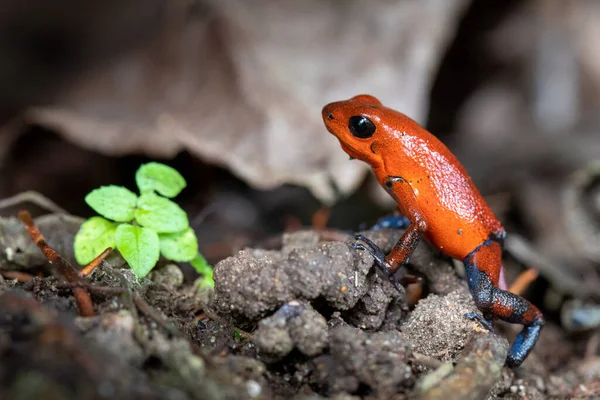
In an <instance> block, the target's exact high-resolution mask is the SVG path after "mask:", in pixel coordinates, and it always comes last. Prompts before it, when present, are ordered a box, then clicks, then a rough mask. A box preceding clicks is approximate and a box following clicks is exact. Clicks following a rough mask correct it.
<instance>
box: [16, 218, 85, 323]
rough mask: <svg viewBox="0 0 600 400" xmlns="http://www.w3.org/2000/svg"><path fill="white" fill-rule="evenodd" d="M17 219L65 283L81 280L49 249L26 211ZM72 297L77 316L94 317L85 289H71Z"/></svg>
mask: <svg viewBox="0 0 600 400" xmlns="http://www.w3.org/2000/svg"><path fill="white" fill-rule="evenodd" d="M19 218H20V219H21V221H23V223H24V224H25V228H26V229H27V232H28V233H29V236H31V239H32V240H33V241H34V242H35V244H36V245H37V247H38V248H39V249H40V250H41V251H42V253H43V254H44V256H46V258H47V259H48V261H49V262H50V264H52V265H54V266H55V267H56V269H57V271H58V273H59V274H61V275H62V276H63V277H64V278H65V279H66V280H67V282H69V283H75V282H79V281H81V280H82V279H83V278H82V277H81V275H80V274H79V271H77V270H76V269H75V267H73V266H72V265H71V264H70V263H69V262H68V261H67V260H65V259H64V258H63V257H62V256H61V255H60V254H58V253H57V252H56V251H55V250H54V249H53V248H52V247H50V245H49V244H48V243H47V242H46V240H45V239H44V236H43V235H42V233H41V232H40V230H39V229H38V228H37V227H36V226H35V224H34V223H33V219H32V218H31V215H30V214H29V213H28V212H27V211H20V212H19ZM73 296H75V303H77V308H78V309H79V315H81V316H82V317H91V316H93V315H94V305H93V304H92V299H91V297H90V294H89V293H88V291H87V289H85V288H84V287H77V286H75V287H73Z"/></svg>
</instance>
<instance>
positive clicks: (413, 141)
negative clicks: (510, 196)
mask: <svg viewBox="0 0 600 400" xmlns="http://www.w3.org/2000/svg"><path fill="white" fill-rule="evenodd" d="M401 115H403V114H401ZM406 118H408V117H406ZM409 121H410V122H413V124H414V125H412V126H409V127H407V128H408V129H407V132H410V133H405V132H398V134H399V136H400V137H401V143H402V151H396V152H392V154H395V155H396V157H397V158H399V159H397V160H395V161H393V162H391V160H388V162H386V164H387V165H386V170H387V173H388V174H389V175H390V176H401V177H402V178H404V179H405V180H407V181H408V183H409V184H410V185H411V186H412V188H413V191H414V193H415V201H416V206H417V208H418V209H419V210H420V212H421V213H422V215H423V217H424V218H425V220H426V222H427V225H428V228H427V232H426V234H425V237H426V238H427V239H428V240H429V241H430V242H432V243H433V244H434V245H435V246H436V247H438V248H439V249H440V250H441V251H443V252H444V253H446V254H448V255H449V256H451V257H454V258H457V259H463V258H464V257H466V256H467V255H468V254H469V253H470V252H471V251H472V250H474V249H475V248H476V247H477V246H479V245H480V244H481V243H483V242H484V241H485V240H487V239H488V238H489V236H490V235H494V234H496V235H502V234H503V232H504V229H503V227H502V225H501V224H500V222H499V221H498V219H497V218H496V216H495V215H494V213H493V212H492V211H491V210H490V208H489V207H488V205H487V203H486V202H485V200H484V199H483V197H482V196H481V194H480V193H479V190H478V189H477V188H476V187H475V185H474V184H473V181H472V180H471V178H470V177H469V175H468V174H467V172H466V170H465V169H464V167H463V166H462V165H461V163H460V162H459V161H458V159H457V158H456V157H455V156H454V155H453V154H452V153H451V152H450V150H449V149H448V148H447V147H446V146H445V145H444V144H443V143H442V142H441V141H440V140H439V139H437V138H436V137H435V136H434V135H432V134H431V133H429V132H428V131H427V130H425V129H424V128H422V127H421V126H420V125H418V124H417V123H416V122H414V121H412V120H410V119H409ZM396 145H398V144H396ZM399 207H400V208H401V209H402V208H403V207H402V205H401V204H400V205H399Z"/></svg>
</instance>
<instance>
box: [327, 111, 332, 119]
mask: <svg viewBox="0 0 600 400" xmlns="http://www.w3.org/2000/svg"><path fill="white" fill-rule="evenodd" d="M332 119H333V114H332V113H329V114H327V120H328V121H331V120H332Z"/></svg>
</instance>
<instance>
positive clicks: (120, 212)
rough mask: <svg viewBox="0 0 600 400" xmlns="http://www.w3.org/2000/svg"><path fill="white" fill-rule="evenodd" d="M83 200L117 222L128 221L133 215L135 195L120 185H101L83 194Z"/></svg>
mask: <svg viewBox="0 0 600 400" xmlns="http://www.w3.org/2000/svg"><path fill="white" fill-rule="evenodd" d="M85 202H86V203H87V204H88V205H89V206H90V207H92V208H93V209H94V211H96V212H97V213H98V214H100V215H102V216H103V217H106V218H108V219H112V220H113V221H117V222H128V221H131V220H132V219H133V217H134V210H135V204H136V202H137V196H136V194H135V193H133V192H132V191H131V190H128V189H126V188H124V187H122V186H113V185H110V186H102V187H101V188H98V189H95V190H92V191H91V192H90V193H89V194H88V195H87V196H85Z"/></svg>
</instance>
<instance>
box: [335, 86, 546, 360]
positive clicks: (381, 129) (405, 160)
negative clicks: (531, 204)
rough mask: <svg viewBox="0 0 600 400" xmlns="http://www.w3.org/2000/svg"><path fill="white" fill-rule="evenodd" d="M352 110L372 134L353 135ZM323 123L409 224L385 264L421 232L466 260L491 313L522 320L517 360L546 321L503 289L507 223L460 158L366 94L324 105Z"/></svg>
mask: <svg viewBox="0 0 600 400" xmlns="http://www.w3.org/2000/svg"><path fill="white" fill-rule="evenodd" d="M353 116H363V117H366V118H368V119H369V120H370V121H371V122H372V123H373V124H374V125H375V127H376V129H375V132H374V133H373V134H372V136H371V137H368V138H359V137H356V136H354V135H353V134H352V133H351V131H350V129H349V120H350V118H351V117H353ZM323 121H324V122H325V126H326V127H327V129H328V130H329V132H331V133H332V134H333V135H335V136H336V137H337V138H338V139H339V141H340V144H341V146H342V149H343V150H344V151H345V152H346V153H348V155H350V156H351V157H353V158H356V159H359V160H362V161H365V162H367V163H368V164H370V166H371V167H372V169H373V172H374V173H375V175H376V177H377V180H378V181H379V183H380V184H381V185H382V186H383V187H384V188H385V189H386V190H387V192H388V193H389V194H390V195H391V196H392V197H393V198H394V199H395V200H396V202H397V203H398V207H399V209H400V211H401V212H402V213H403V214H404V215H405V216H407V217H408V219H409V220H410V222H411V225H410V226H409V228H408V229H407V231H406V233H405V234H404V236H403V237H402V238H401V239H400V241H399V242H398V244H397V245H396V246H395V247H394V249H393V250H392V251H391V252H390V253H389V254H388V255H387V256H386V257H385V260H384V261H382V262H381V264H384V265H380V267H382V268H383V270H384V271H386V272H388V273H390V274H393V273H394V272H395V271H396V270H397V269H398V267H400V266H401V265H402V264H404V263H405V262H406V261H407V260H408V258H409V257H410V255H411V253H412V251H413V250H414V248H415V247H416V245H417V244H418V242H419V240H420V239H421V237H424V238H425V239H427V240H428V241H429V242H431V243H432V244H433V245H434V246H435V247H437V248H438V249H439V250H440V251H442V252H443V253H445V254H447V255H449V256H450V257H453V258H456V259H459V260H462V261H463V262H464V263H465V267H466V271H467V279H468V283H469V288H470V289H471V292H472V293H473V296H474V299H475V302H476V304H477V306H478V307H479V309H480V310H481V311H482V312H483V313H484V315H486V319H488V318H489V317H495V318H500V319H503V320H506V321H509V322H513V323H520V324H523V325H525V328H524V329H523V331H522V332H521V334H520V335H519V336H518V337H517V339H516V340H515V343H514V344H513V346H512V347H511V350H510V352H509V355H508V358H507V364H508V365H509V366H511V367H517V366H518V365H520V364H521V363H522V362H523V360H524V359H525V358H526V357H527V355H528V354H529V352H530V351H531V349H532V348H533V346H534V345H535V342H536V340H537V338H538V336H539V332H540V329H541V326H542V325H543V323H544V320H543V317H542V315H541V313H540V311H539V310H538V309H537V308H536V307H535V306H533V305H532V304H531V303H529V302H527V301H526V300H524V299H523V298H521V297H519V296H516V295H514V294H512V293H509V292H507V291H505V290H503V289H506V288H505V287H503V286H504V285H502V284H501V283H503V276H502V275H503V274H502V272H503V271H502V259H501V258H502V245H503V240H504V237H505V231H504V228H503V227H502V225H501V224H500V222H499V221H498V220H497V218H496V217H495V216H494V214H493V212H492V211H491V210H490V208H489V207H488V205H487V204H486V202H485V200H484V199H483V197H482V196H481V194H480V193H479V191H478V190H477V188H476V187H475V185H474V184H473V182H472V181H471V178H470V177H469V175H468V174H467V172H466V171H465V169H464V168H463V166H462V165H461V164H460V162H459V161H458V159H457V158H456V157H455V156H454V155H453V154H452V153H451V152H450V150H449V149H448V148H447V147H446V146H445V145H444V144H443V143H442V142H440V141H439V140H438V139H437V138H436V137H435V136H434V135H432V134H431V133H429V132H428V131H427V130H425V129H424V128H423V127H421V126H420V125H419V124H418V123H416V122H415V121H414V120H412V119H410V118H409V117H407V116H406V115H404V114H402V113H400V112H398V111H395V110H392V109H390V108H387V107H385V106H383V105H382V104H381V102H379V100H377V99H376V98H374V97H372V96H369V95H359V96H356V97H353V98H351V99H349V100H345V101H339V102H335V103H330V104H328V105H326V106H325V107H324V108H323ZM369 246H370V250H372V252H376V251H377V250H378V249H376V248H374V247H373V245H372V243H371V244H369ZM360 247H361V248H363V249H367V250H369V247H365V246H360ZM499 286H500V287H499Z"/></svg>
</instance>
